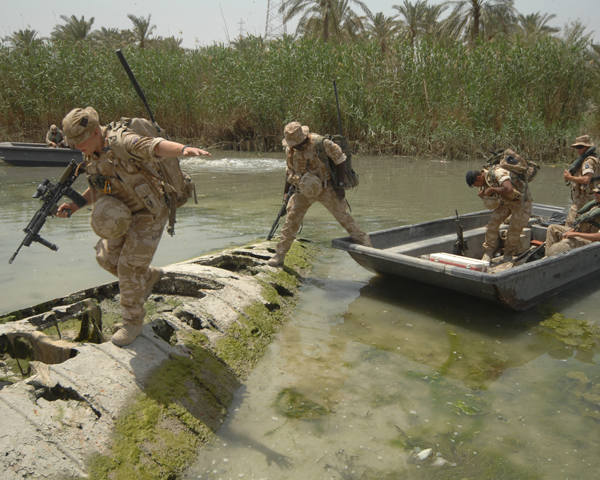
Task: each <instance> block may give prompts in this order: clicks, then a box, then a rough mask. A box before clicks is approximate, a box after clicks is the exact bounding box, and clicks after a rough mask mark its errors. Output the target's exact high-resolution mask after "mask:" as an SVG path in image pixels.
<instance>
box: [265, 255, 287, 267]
mask: <svg viewBox="0 0 600 480" xmlns="http://www.w3.org/2000/svg"><path fill="white" fill-rule="evenodd" d="M284 260H285V255H280V254H279V253H276V254H275V255H273V258H271V260H269V261H268V262H267V265H269V266H271V267H281V266H282V265H283V261H284Z"/></svg>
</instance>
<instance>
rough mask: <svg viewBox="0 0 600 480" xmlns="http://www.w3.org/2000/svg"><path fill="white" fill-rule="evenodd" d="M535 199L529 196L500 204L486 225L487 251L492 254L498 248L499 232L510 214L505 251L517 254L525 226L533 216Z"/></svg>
mask: <svg viewBox="0 0 600 480" xmlns="http://www.w3.org/2000/svg"><path fill="white" fill-rule="evenodd" d="M532 204H533V200H532V199H531V197H527V198H525V199H524V200H523V203H521V202H515V203H514V204H510V205H505V204H502V205H500V206H499V207H498V208H497V209H496V210H494V211H493V212H492V216H491V217H490V220H489V222H488V224H487V225H486V226H485V241H484V242H483V249H484V250H485V252H486V253H489V254H492V253H494V252H495V251H496V249H497V248H498V242H499V239H498V234H499V233H500V225H501V224H502V222H504V220H506V219H507V218H508V216H509V215H510V224H509V226H508V230H507V231H506V242H505V243H504V253H505V254H508V255H517V254H518V253H520V252H518V250H519V245H520V243H521V240H520V237H521V232H522V231H523V228H525V226H526V225H527V222H528V221H529V217H530V216H531V208H532Z"/></svg>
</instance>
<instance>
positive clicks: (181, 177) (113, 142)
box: [107, 117, 198, 236]
mask: <svg viewBox="0 0 600 480" xmlns="http://www.w3.org/2000/svg"><path fill="white" fill-rule="evenodd" d="M108 128H109V132H108V135H107V138H108V146H109V148H110V150H112V152H113V153H114V154H115V155H116V156H117V157H118V158H120V159H121V160H124V161H126V162H129V163H135V164H136V165H137V166H138V167H140V168H141V169H142V170H143V171H144V172H146V173H148V174H149V175H151V176H153V177H155V178H158V179H159V180H160V182H161V184H162V187H163V190H164V192H165V199H166V202H167V206H168V207H169V224H168V226H167V232H168V233H169V235H171V236H173V235H175V223H176V220H175V216H176V210H177V209H178V208H179V207H181V206H182V205H184V204H185V203H187V201H188V200H189V199H190V198H192V197H194V201H195V203H198V199H197V197H196V186H195V184H194V181H193V180H192V178H191V177H190V176H189V175H188V174H187V173H185V172H183V171H182V170H181V166H180V165H179V159H178V158H176V157H173V158H161V159H160V160H159V161H157V162H156V163H155V164H153V165H148V164H147V163H146V162H142V161H141V160H142V158H140V157H137V156H135V155H133V154H131V153H130V152H129V151H127V149H126V148H125V147H124V145H123V134H125V133H127V132H134V133H136V134H137V135H140V136H142V137H160V138H164V139H168V138H169V136H168V135H167V132H165V131H164V130H163V129H162V128H160V127H159V126H158V124H156V123H153V122H151V121H150V120H146V119H145V118H126V117H122V118H121V119H119V121H117V122H112V123H111V124H110V125H108ZM154 167H156V168H154Z"/></svg>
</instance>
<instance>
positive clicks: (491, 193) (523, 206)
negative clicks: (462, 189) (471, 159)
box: [466, 150, 539, 262]
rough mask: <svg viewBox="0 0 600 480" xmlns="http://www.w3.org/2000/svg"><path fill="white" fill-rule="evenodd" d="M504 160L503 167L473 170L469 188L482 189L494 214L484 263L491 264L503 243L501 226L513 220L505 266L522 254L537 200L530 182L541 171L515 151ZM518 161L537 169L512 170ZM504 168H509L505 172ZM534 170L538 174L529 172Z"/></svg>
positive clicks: (487, 226) (487, 233) (490, 222)
mask: <svg viewBox="0 0 600 480" xmlns="http://www.w3.org/2000/svg"><path fill="white" fill-rule="evenodd" d="M504 159H508V163H507V162H506V161H504V162H502V163H501V164H496V165H491V166H489V167H486V168H484V169H483V170H481V171H478V170H470V171H469V172H467V175H466V181H467V185H469V187H478V188H479V192H478V195H479V197H480V198H481V199H482V200H483V204H484V206H485V207H486V208H488V209H490V210H493V213H492V215H491V217H490V220H489V222H488V224H487V225H486V226H485V241H484V242H483V250H484V254H483V257H482V260H484V261H486V262H490V261H491V260H492V257H493V256H494V253H495V252H496V251H497V250H498V246H499V245H498V244H499V242H500V239H499V233H500V225H502V223H503V222H504V221H505V220H506V219H507V218H508V217H509V216H510V223H509V226H508V230H507V232H506V241H505V243H504V258H503V261H504V262H510V261H512V258H513V256H516V255H517V254H519V253H520V252H519V251H518V250H519V247H520V243H521V240H520V237H521V232H522V231H523V228H525V226H527V223H528V222H529V217H530V216H531V209H532V205H533V198H532V197H531V191H530V189H529V185H528V182H529V179H533V177H534V176H535V174H537V170H535V168H536V167H537V169H538V170H539V167H538V166H537V165H535V164H533V163H532V162H525V160H523V159H522V158H521V157H520V156H519V155H517V154H516V153H515V152H513V151H512V150H505V151H504ZM513 160H514V161H515V162H517V163H518V164H523V165H529V164H531V165H535V167H533V166H530V167H526V168H527V169H526V171H525V172H524V173H517V171H512V170H509V169H508V168H511V167H510V162H511V161H513ZM502 165H506V166H507V167H506V168H504V167H503V166H502ZM529 169H533V170H535V171H529Z"/></svg>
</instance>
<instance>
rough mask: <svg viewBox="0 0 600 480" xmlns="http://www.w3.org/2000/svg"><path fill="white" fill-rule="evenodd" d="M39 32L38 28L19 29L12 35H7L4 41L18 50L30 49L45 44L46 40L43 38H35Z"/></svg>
mask: <svg viewBox="0 0 600 480" xmlns="http://www.w3.org/2000/svg"><path fill="white" fill-rule="evenodd" d="M37 34H38V31H37V30H29V29H28V28H27V29H25V30H18V31H17V32H15V33H13V34H12V35H10V36H8V37H6V38H5V39H4V41H6V42H8V43H10V44H12V47H13V48H15V49H17V50H29V49H30V48H34V47H39V46H41V45H43V43H44V41H43V40H42V39H41V38H35V37H36V36H37Z"/></svg>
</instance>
